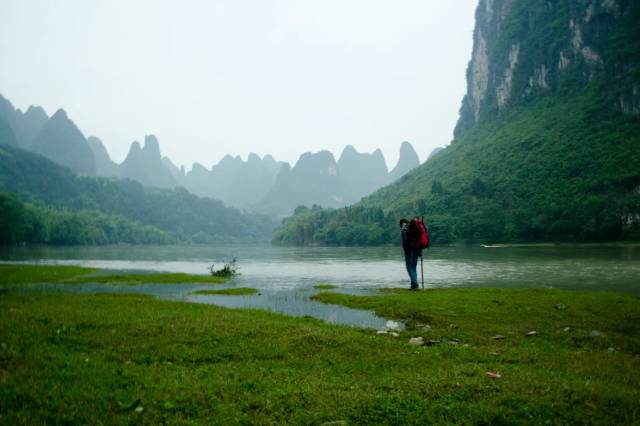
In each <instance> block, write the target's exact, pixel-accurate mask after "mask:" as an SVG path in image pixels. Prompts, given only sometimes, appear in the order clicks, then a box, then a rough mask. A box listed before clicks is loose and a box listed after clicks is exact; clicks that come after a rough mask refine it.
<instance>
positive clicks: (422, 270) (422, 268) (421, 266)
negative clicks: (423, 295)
mask: <svg viewBox="0 0 640 426" xmlns="http://www.w3.org/2000/svg"><path fill="white" fill-rule="evenodd" d="M422 259H423V256H422V252H420V275H422V289H423V290H424V264H423V263H422Z"/></svg>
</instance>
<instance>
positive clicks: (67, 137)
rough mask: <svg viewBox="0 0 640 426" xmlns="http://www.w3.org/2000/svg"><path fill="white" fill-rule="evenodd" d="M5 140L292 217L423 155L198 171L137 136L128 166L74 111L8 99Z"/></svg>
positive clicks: (350, 155)
mask: <svg viewBox="0 0 640 426" xmlns="http://www.w3.org/2000/svg"><path fill="white" fill-rule="evenodd" d="M0 143H3V144H6V145H11V146H16V147H19V148H22V149H27V150H31V151H34V152H36V153H39V154H41V155H44V156H45V157H47V158H49V159H51V160H53V161H54V162H56V163H58V164H61V165H63V166H65V167H68V168H70V169H71V170H73V171H75V172H77V173H80V174H82V175H87V176H102V177H109V178H121V179H132V180H135V181H137V182H140V183H142V184H143V185H145V186H150V187H158V188H166V189H171V188H176V187H184V188H185V189H187V190H188V191H190V192H191V193H193V194H195V195H198V196H202V197H209V198H213V199H218V200H221V201H223V202H224V203H226V204H227V205H229V206H233V207H239V208H245V209H249V210H253V211H263V210H264V211H267V212H270V213H272V214H275V215H278V216H285V215H288V214H291V213H292V212H293V210H294V209H295V208H296V207H298V206H300V205H307V206H312V205H314V204H316V205H322V206H325V207H342V206H345V205H348V204H351V203H354V202H356V201H358V200H359V199H360V198H362V197H363V196H365V195H368V194H370V193H371V192H373V191H375V190H377V189H379V188H381V187H382V186H384V185H387V184H389V183H391V182H393V181H394V180H396V179H398V178H399V177H401V176H402V175H404V174H405V173H407V172H408V171H409V170H411V169H413V168H414V167H416V166H418V164H419V160H418V156H417V154H416V152H415V150H414V149H413V147H412V146H411V144H410V143H408V142H403V143H402V145H401V147H400V157H399V160H398V163H397V165H396V166H395V167H394V169H393V170H392V171H391V172H389V171H388V168H387V164H386V162H385V159H384V156H383V154H382V151H381V150H380V149H377V150H375V151H374V152H373V153H361V152H358V151H357V150H356V149H355V147H353V146H352V145H347V146H346V147H345V148H344V150H343V151H342V153H341V155H340V158H339V160H338V161H336V160H335V157H334V156H333V154H332V153H330V152H329V151H321V152H318V153H309V152H308V153H304V154H302V155H301V156H300V158H299V159H298V161H297V162H296V164H295V165H294V166H293V167H291V166H290V165H289V164H288V163H286V162H283V161H277V160H276V159H274V158H273V156H271V155H269V154H267V155H264V156H263V157H262V158H260V156H258V155H257V154H255V153H250V154H249V155H248V156H247V160H246V161H244V160H243V159H242V158H241V157H240V156H235V157H234V156H231V155H225V156H224V157H223V158H222V159H221V160H220V161H219V162H218V163H217V164H215V165H213V166H211V167H210V168H208V167H207V166H205V165H202V164H200V163H194V164H193V165H192V167H191V170H189V171H186V170H185V168H184V166H181V167H178V166H177V165H175V164H174V163H173V162H172V161H171V159H169V158H168V157H162V155H161V152H160V143H159V141H158V139H157V138H156V137H155V136H154V135H147V136H146V137H145V140H144V145H141V144H140V143H139V142H137V141H134V142H133V143H132V144H131V146H130V148H129V152H128V154H127V156H126V158H125V159H124V161H123V162H122V163H121V164H117V163H116V162H114V161H113V160H112V159H111V157H110V156H109V153H108V151H107V149H106V147H105V146H104V144H103V143H102V141H101V140H100V139H99V138H97V137H95V136H90V137H88V138H85V137H84V135H83V134H82V132H81V131H80V130H79V129H78V128H77V126H76V125H75V124H74V123H73V121H71V120H70V119H69V117H68V116H67V114H66V112H64V111H63V110H58V111H57V112H56V113H55V114H54V115H53V116H52V117H51V118H49V117H48V116H47V114H46V112H45V111H44V109H42V108H41V107H35V106H31V107H29V108H28V109H27V111H26V112H25V113H22V112H21V111H20V110H19V109H15V108H14V107H13V105H12V104H11V103H10V102H9V101H8V100H6V99H5V98H4V97H2V96H0Z"/></svg>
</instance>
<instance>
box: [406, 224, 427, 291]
mask: <svg viewBox="0 0 640 426" xmlns="http://www.w3.org/2000/svg"><path fill="white" fill-rule="evenodd" d="M400 235H401V236H402V248H403V249H404V261H405V264H406V267H407V272H408V273H409V279H411V290H418V271H417V268H418V258H419V257H421V256H422V249H425V248H428V247H429V234H428V233H427V228H426V226H425V225H424V222H423V221H422V218H419V217H416V218H414V219H412V220H411V222H409V221H408V220H407V219H405V218H402V219H400ZM422 280H423V283H422V286H423V287H424V276H423V277H422Z"/></svg>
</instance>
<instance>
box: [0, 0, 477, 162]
mask: <svg viewBox="0 0 640 426" xmlns="http://www.w3.org/2000/svg"><path fill="white" fill-rule="evenodd" d="M476 3H477V2H476V1H475V0H457V1H455V2H451V1H447V0H430V1H419V0H403V1H398V2H384V1H379V0H367V1H364V0H360V1H346V2H345V1H338V0H325V1H316V2H311V1H294V0H260V1H258V0H255V1H243V0H240V1H237V0H233V1H231V0H228V1H195V0H191V1H183V2H175V1H157V0H138V1H135V2H130V1H124V0H115V1H108V2H107V1H84V0H64V1H53V0H49V1H39V0H3V1H2V2H1V3H0V62H1V63H2V66H0V81H2V85H1V87H0V93H2V94H3V95H4V96H5V97H6V98H8V99H11V101H12V102H13V103H14V104H15V105H16V106H17V107H20V108H22V109H23V110H24V109H26V108H27V107H28V106H29V105H31V104H35V105H42V106H43V107H44V108H45V109H46V111H47V113H49V114H53V113H54V112H55V110H56V109H58V108H63V109H65V110H66V111H67V113H68V114H69V116H70V117H72V118H73V120H74V121H75V122H76V123H77V124H78V126H79V127H80V129H81V130H82V131H83V132H84V133H85V136H89V135H96V136H98V137H100V138H101V139H102V140H103V142H104V143H105V145H106V147H107V149H108V150H109V153H110V154H111V155H112V156H113V158H114V160H115V161H117V162H120V161H122V160H123V158H124V157H125V155H126V153H127V151H128V149H129V146H130V144H131V142H132V141H133V140H142V139H143V138H144V135H145V134H149V133H153V134H156V135H157V136H158V139H159V141H160V145H161V148H162V152H163V154H164V155H167V156H169V157H170V158H172V159H173V160H175V162H176V163H177V164H184V165H186V166H187V167H188V168H189V167H190V166H191V164H192V163H193V162H194V161H199V162H201V163H203V164H205V165H206V166H210V165H211V164H214V163H217V162H218V160H219V159H220V158H221V157H222V156H223V155H225V154H232V155H242V156H243V158H246V156H247V154H248V153H249V152H251V151H254V152H256V153H258V154H260V155H264V154H267V153H270V154H273V155H274V156H275V157H276V158H277V159H279V160H286V161H289V162H292V163H293V162H295V161H296V160H297V158H298V156H299V155H300V154H301V153H303V152H305V151H318V150H321V149H329V150H330V151H332V152H333V153H334V155H336V156H337V155H339V154H340V152H341V150H342V148H343V147H344V146H345V145H346V144H353V145H354V146H355V147H356V148H357V149H358V150H360V151H368V152H371V151H373V150H374V149H376V148H381V149H382V150H383V152H384V155H385V158H386V160H387V164H388V165H389V167H392V166H393V165H394V164H395V162H396V161H397V157H398V146H399V144H400V142H402V141H403V140H408V141H410V142H412V143H413V144H414V147H415V148H416V150H417V152H418V154H419V156H420V158H421V160H423V161H424V159H426V157H427V155H428V154H429V152H431V150H432V149H433V148H435V147H436V146H442V145H445V144H447V143H448V142H449V141H450V139H451V136H452V130H453V127H454V125H455V122H456V120H457V117H458V109H459V107H460V101H461V99H462V96H463V94H464V91H465V87H466V83H465V69H466V64H467V62H468V60H469V58H470V52H471V43H472V30H473V13H474V9H475V5H476Z"/></svg>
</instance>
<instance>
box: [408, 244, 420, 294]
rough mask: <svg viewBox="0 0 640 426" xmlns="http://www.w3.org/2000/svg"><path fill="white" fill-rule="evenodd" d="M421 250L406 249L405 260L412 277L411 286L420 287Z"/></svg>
mask: <svg viewBox="0 0 640 426" xmlns="http://www.w3.org/2000/svg"><path fill="white" fill-rule="evenodd" d="M420 254H421V253H420V250H405V251H404V262H405V264H406V265H407V272H408V273H409V278H410V279H411V288H418V271H417V268H418V258H419V257H420Z"/></svg>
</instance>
